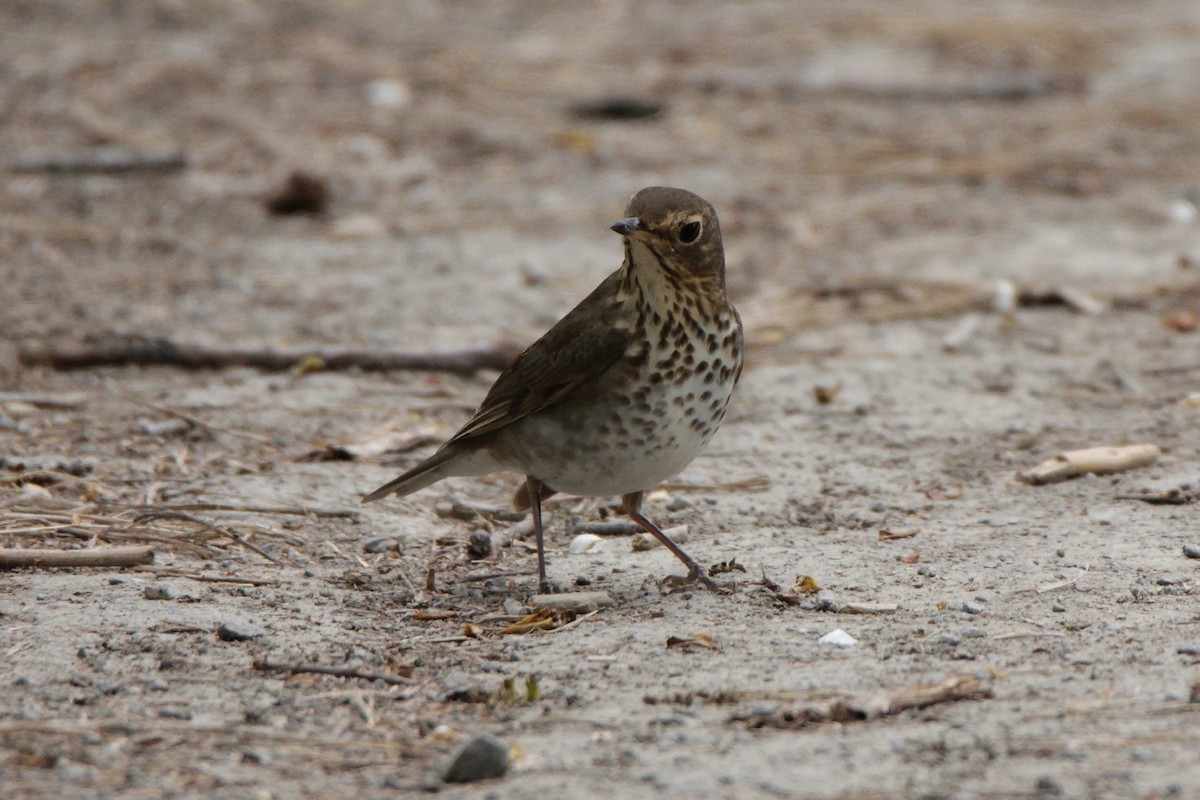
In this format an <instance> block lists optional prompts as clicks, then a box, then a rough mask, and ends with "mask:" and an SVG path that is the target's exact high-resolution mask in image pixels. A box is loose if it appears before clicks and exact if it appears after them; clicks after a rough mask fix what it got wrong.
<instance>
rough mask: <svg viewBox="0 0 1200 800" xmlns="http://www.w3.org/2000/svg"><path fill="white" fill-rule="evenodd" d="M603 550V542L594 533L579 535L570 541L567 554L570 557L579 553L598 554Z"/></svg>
mask: <svg viewBox="0 0 1200 800" xmlns="http://www.w3.org/2000/svg"><path fill="white" fill-rule="evenodd" d="M603 549H604V540H603V539H601V538H600V537H599V536H597V535H596V534H594V533H581V534H579V535H578V536H576V537H575V538H574V539H572V540H571V544H570V545H569V546H568V547H567V552H568V553H570V554H571V555H573V556H575V555H579V554H580V553H599V552H600V551H601V550H603Z"/></svg>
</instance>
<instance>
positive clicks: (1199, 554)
mask: <svg viewBox="0 0 1200 800" xmlns="http://www.w3.org/2000/svg"><path fill="white" fill-rule="evenodd" d="M1183 554H1184V555H1185V556H1187V557H1188V558H1200V547H1197V546H1196V545H1194V544H1185V545H1184V546H1183Z"/></svg>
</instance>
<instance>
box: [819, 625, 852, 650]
mask: <svg viewBox="0 0 1200 800" xmlns="http://www.w3.org/2000/svg"><path fill="white" fill-rule="evenodd" d="M817 641H818V642H820V643H821V644H831V645H833V646H834V647H851V646H852V645H856V644H858V639H855V638H854V637H853V636H851V635H850V634H848V633H846V632H845V631H844V630H842V629H841V628H834V629H833V630H831V631H830V632H829V633H827V634H825V635H824V636H822V637H821V638H820V639H818V640H817Z"/></svg>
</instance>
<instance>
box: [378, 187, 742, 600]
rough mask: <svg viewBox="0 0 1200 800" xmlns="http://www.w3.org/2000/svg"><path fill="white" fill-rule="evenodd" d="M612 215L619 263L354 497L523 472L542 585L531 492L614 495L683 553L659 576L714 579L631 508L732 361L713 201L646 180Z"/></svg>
mask: <svg viewBox="0 0 1200 800" xmlns="http://www.w3.org/2000/svg"><path fill="white" fill-rule="evenodd" d="M611 229H612V230H613V231H615V232H616V233H618V234H620V235H621V237H622V238H623V241H624V251H625V258H624V261H623V263H622V264H621V267H620V268H619V269H617V270H616V271H615V272H613V273H612V274H610V275H609V276H608V277H607V278H605V279H604V280H603V281H602V282H601V283H600V285H599V286H597V287H596V288H595V289H594V290H593V291H592V293H591V294H589V295H588V296H587V297H585V298H584V299H583V300H582V301H580V303H579V304H578V305H577V306H576V307H575V308H574V309H573V310H571V311H570V312H569V313H568V314H567V315H566V316H565V317H563V318H562V319H561V320H559V321H558V322H557V323H556V324H555V325H554V326H553V327H551V328H550V330H549V331H547V332H546V333H545V334H544V335H543V336H542V337H541V338H540V339H538V340H537V341H536V342H534V343H533V344H532V345H530V346H529V347H528V348H527V349H526V350H525V351H524V352H522V353H521V354H520V355H518V356H517V357H516V358H515V359H514V360H513V362H512V364H511V365H510V366H509V367H508V368H507V369H505V370H504V371H503V372H502V373H501V374H500V376H499V377H498V378H497V379H496V381H495V383H494V384H493V385H492V387H491V389H490V390H489V391H488V393H487V396H486V397H485V398H484V400H483V402H482V404H481V405H480V406H479V409H478V410H477V411H476V412H475V414H474V416H472V417H471V418H470V420H468V421H467V423H466V424H465V425H463V426H462V428H461V429H459V431H458V432H457V433H455V434H454V435H453V436H452V437H450V439H449V440H447V441H446V442H445V444H443V445H442V446H441V447H440V448H438V450H437V451H436V452H434V453H433V455H431V456H429V457H428V458H426V459H425V460H423V461H421V462H420V463H419V464H417V465H416V466H415V467H413V468H412V469H410V470H408V471H407V472H405V473H404V474H403V475H400V476H399V477H397V478H395V479H394V480H391V481H389V482H388V483H385V484H384V485H383V486H380V487H379V488H378V489H376V490H374V491H373V492H370V493H369V494H367V495H365V496H364V497H363V498H362V502H364V503H367V502H371V501H373V500H378V499H380V498H382V497H385V496H387V495H391V494H397V495H407V494H411V493H412V492H415V491H417V490H419V489H423V488H425V487H427V486H429V485H431V484H433V483H436V482H437V481H440V480H442V479H444V478H449V477H463V476H478V475H486V474H490V473H493V472H505V471H509V472H516V473H519V474H521V475H524V476H525V482H524V484H523V485H522V486H521V487H520V488H519V489H518V490H517V493H516V495H515V497H514V498H513V504H514V506H515V507H516V508H517V509H518V510H526V509H529V510H530V511H531V513H532V517H533V533H534V537H535V539H536V541H537V557H538V586H539V589H540V591H542V592H543V593H546V592H550V591H552V590H553V587H552V585H551V583H550V582H549V580H548V579H547V576H546V553H545V544H544V541H543V536H544V534H543V526H542V501H543V500H545V499H547V498H548V497H550V496H551V495H554V494H556V493H566V494H573V495H581V496H588V497H606V496H616V495H619V496H620V497H621V508H622V510H623V511H624V513H625V514H626V515H628V516H629V517H630V519H632V520H633V521H634V522H636V523H637V524H638V525H640V526H641V527H642V528H644V529H645V530H646V531H648V532H649V533H650V534H652V535H653V536H654V537H655V538H657V539H658V540H659V541H661V542H662V543H663V545H665V546H666V547H667V549H668V550H670V551H671V552H672V553H673V554H674V555H675V557H676V558H678V559H679V560H680V561H682V562H683V564H684V565H685V566H686V567H687V570H688V572H687V575H686V576H683V577H679V576H673V577H671V578H668V579H666V580H668V581H670V582H671V583H673V584H699V585H701V586H703V587H704V588H707V589H710V590H713V591H724V589H725V588H726V587H723V586H721V585H720V584H718V583H716V582H715V581H713V580H712V578H711V577H710V576H709V575H707V574H705V572H704V570H703V569H702V568H701V566H700V565H699V564H698V563H697V562H696V561H695V560H694V559H693V558H692V557H691V556H689V555H688V554H687V553H685V552H684V551H683V550H682V549H681V548H680V547H679V546H678V545H677V544H676V543H675V542H673V541H671V539H670V537H668V536H667V535H666V534H665V533H663V531H662V530H661V529H660V528H659V527H658V526H657V525H655V524H654V523H653V522H652V521H651V520H650V519H649V518H648V517H646V515H645V514H643V513H642V510H641V506H642V497H643V494H644V492H645V491H646V490H647V489H648V488H651V487H653V486H655V485H657V484H659V483H661V482H663V481H665V480H668V479H670V478H672V477H674V476H675V475H677V474H678V473H679V472H681V471H682V470H683V469H684V467H686V466H687V465H688V464H689V463H691V461H692V460H693V459H694V458H695V457H696V456H697V455H698V454H699V453H700V452H701V450H702V449H703V448H704V446H705V445H706V444H708V442H709V440H710V439H711V438H712V436H713V434H714V433H716V431H717V427H718V426H719V425H720V424H721V420H722V419H724V417H725V411H726V408H727V407H728V404H729V399H730V397H731V395H732V393H733V389H734V386H735V384H736V383H737V381H738V378H739V377H740V376H741V373H742V362H743V357H742V356H743V353H742V351H743V344H742V343H743V333H742V321H741V317H740V316H739V315H738V312H737V310H736V309H735V308H734V307H733V305H732V303H730V301H729V298H728V296H727V294H726V290H725V251H724V245H723V243H722V240H721V228H720V225H719V224H718V221H717V213H716V211H715V209H714V208H713V206H712V204H710V203H709V202H708V201H707V200H704V199H703V198H701V197H699V196H698V195H696V194H693V193H692V192H689V191H686V190H684V189H676V188H671V187H665V186H651V187H647V188H645V189H642V190H640V191H638V192H637V193H635V194H634V195H633V197H632V198H631V199H630V201H629V203H628V205H627V206H626V209H625V214H624V216H623V217H621V218H620V219H618V220H617V221H616V222H614V223H613V224H612V226H611Z"/></svg>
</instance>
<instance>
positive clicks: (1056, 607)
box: [1050, 600, 1067, 613]
mask: <svg viewBox="0 0 1200 800" xmlns="http://www.w3.org/2000/svg"><path fill="white" fill-rule="evenodd" d="M1050 610H1051V611H1057V612H1059V613H1062V612H1063V611H1066V610H1067V607H1066V606H1064V605H1063V604H1062V601H1061V600H1055V601H1054V605H1052V606H1050Z"/></svg>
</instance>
